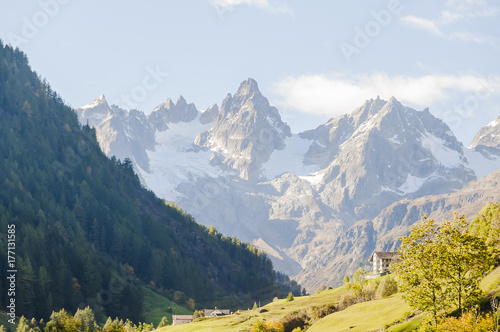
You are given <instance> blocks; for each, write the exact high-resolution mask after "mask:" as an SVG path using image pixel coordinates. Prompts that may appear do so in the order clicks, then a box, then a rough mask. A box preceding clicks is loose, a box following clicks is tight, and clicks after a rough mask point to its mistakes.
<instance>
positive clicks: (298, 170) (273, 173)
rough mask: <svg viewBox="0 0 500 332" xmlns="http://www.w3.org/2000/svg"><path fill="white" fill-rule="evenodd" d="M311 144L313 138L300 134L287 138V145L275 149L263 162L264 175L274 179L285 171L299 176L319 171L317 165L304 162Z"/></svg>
mask: <svg viewBox="0 0 500 332" xmlns="http://www.w3.org/2000/svg"><path fill="white" fill-rule="evenodd" d="M310 146H311V140H307V139H303V138H301V137H300V136H299V135H295V134H294V135H292V136H290V137H286V138H285V147H284V148H283V149H282V150H274V151H273V153H272V154H271V156H270V157H269V160H268V161H267V162H266V163H264V164H262V175H263V176H264V177H265V178H266V179H268V180H272V179H275V178H277V177H278V176H280V175H282V174H284V173H294V174H295V175H297V176H299V177H300V176H307V175H309V174H311V173H314V172H316V171H318V166H317V165H306V164H304V155H305V154H306V152H307V150H308V149H309V147H310Z"/></svg>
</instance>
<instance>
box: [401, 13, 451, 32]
mask: <svg viewBox="0 0 500 332" xmlns="http://www.w3.org/2000/svg"><path fill="white" fill-rule="evenodd" d="M401 20H402V21H403V22H405V23H407V24H408V25H410V26H412V27H414V28H417V29H421V30H425V31H427V32H430V33H432V34H433V35H436V36H440V37H443V36H444V34H443V32H442V31H441V29H440V28H439V26H438V23H437V22H436V21H433V20H428V19H425V18H421V17H416V16H413V15H408V16H404V17H402V18H401Z"/></svg>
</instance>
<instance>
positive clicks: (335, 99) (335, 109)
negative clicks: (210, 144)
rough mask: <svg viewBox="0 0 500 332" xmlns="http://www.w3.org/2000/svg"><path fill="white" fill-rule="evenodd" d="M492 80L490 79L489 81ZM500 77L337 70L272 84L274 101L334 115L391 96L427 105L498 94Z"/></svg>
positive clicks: (318, 113)
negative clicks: (480, 93)
mask: <svg viewBox="0 0 500 332" xmlns="http://www.w3.org/2000/svg"><path fill="white" fill-rule="evenodd" d="M492 82H493V83H492ZM498 82H500V77H496V76H494V77H493V81H492V79H491V78H485V77H481V76H475V75H425V76H418V77H412V76H402V75H398V76H389V75H387V74H385V73H373V74H370V75H363V76H359V77H355V78H353V77H347V76H346V75H341V74H332V75H302V76H297V77H295V76H290V77H287V78H285V79H282V80H280V81H279V82H277V83H276V84H275V86H274V88H273V91H274V93H275V94H276V95H277V100H276V102H277V104H278V105H279V106H281V107H289V108H292V109H296V110H298V111H301V112H306V113H311V114H316V115H328V116H337V115H341V114H346V113H349V112H351V111H353V110H354V109H356V108H357V107H359V106H360V105H361V104H362V103H363V102H364V101H365V100H367V99H371V98H376V97H377V96H380V98H382V99H385V100H388V99H389V98H390V97H392V96H394V97H396V99H398V100H399V101H401V102H403V103H408V104H410V105H415V106H420V107H427V106H430V105H432V104H434V103H436V102H443V101H445V102H446V101H450V102H451V99H452V97H451V96H454V98H456V97H457V96H459V97H458V98H459V99H460V98H463V96H467V95H474V94H475V93H476V92H477V91H482V90H484V91H487V92H489V93H490V94H493V93H494V94H497V95H500V89H499V86H500V84H498Z"/></svg>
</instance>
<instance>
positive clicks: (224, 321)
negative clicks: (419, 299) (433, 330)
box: [157, 267, 500, 332]
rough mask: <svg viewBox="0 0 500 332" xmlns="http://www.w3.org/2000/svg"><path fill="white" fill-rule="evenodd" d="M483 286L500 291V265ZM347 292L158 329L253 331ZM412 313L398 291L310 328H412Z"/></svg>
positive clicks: (331, 331) (416, 320)
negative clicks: (258, 325) (265, 323)
mask: <svg viewBox="0 0 500 332" xmlns="http://www.w3.org/2000/svg"><path fill="white" fill-rule="evenodd" d="M481 288H482V289H483V290H484V291H485V296H487V293H490V294H500V267H499V268H496V269H495V270H493V271H492V272H491V273H489V274H488V275H487V276H486V277H485V278H484V279H483V281H482V282H481ZM346 294H347V291H345V290H343V289H342V288H337V289H331V290H327V291H323V292H321V293H319V294H315V295H312V296H302V297H296V298H295V300H294V301H291V302H286V300H284V299H281V300H279V301H278V302H274V303H270V304H268V305H265V306H263V307H262V308H259V309H257V310H250V311H246V312H243V313H241V314H234V315H229V316H224V317H215V318H202V319H200V320H197V321H195V322H193V323H190V324H186V325H179V326H167V327H164V328H161V329H158V330H157V331H159V332H190V331H221V332H226V331H227V332H231V331H249V330H250V329H251V327H252V325H253V324H254V323H256V322H257V321H265V320H268V319H278V320H281V319H283V318H284V317H286V316H287V315H289V314H294V313H298V312H300V311H301V310H306V309H310V308H312V307H322V306H325V305H335V304H337V303H338V302H339V300H340V299H341V297H342V296H343V295H346ZM410 313H411V308H410V307H409V306H408V305H407V304H406V303H405V302H404V300H403V299H402V297H401V294H395V295H393V296H390V297H387V298H385V299H380V300H374V301H368V302H363V303H359V304H355V305H352V306H350V307H348V308H347V309H345V310H342V311H339V312H335V313H333V314H330V315H328V316H326V317H324V318H322V319H320V320H318V321H316V322H315V323H314V324H313V325H312V326H311V327H310V328H309V329H308V331H312V332H319V331H325V332H335V331H347V330H348V331H374V330H379V329H381V328H384V327H388V329H387V331H392V332H410V331H412V330H414V329H415V328H416V327H417V326H418V325H419V324H420V323H421V322H422V321H423V315H418V316H415V317H413V318H411V319H409V320H408V321H405V319H406V318H407V317H408V316H409V315H410ZM398 322H399V323H398Z"/></svg>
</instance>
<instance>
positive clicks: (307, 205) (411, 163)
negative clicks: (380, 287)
mask: <svg viewBox="0 0 500 332" xmlns="http://www.w3.org/2000/svg"><path fill="white" fill-rule="evenodd" d="M169 105H170V106H169V107H163V109H165V110H166V112H167V113H169V112H174V108H173V106H171V105H172V103H171V102H170V103H169ZM182 105H187V102H182ZM92 107H95V106H92V104H90V105H88V106H85V107H84V108H80V109H76V111H77V113H78V114H83V113H82V109H86V111H87V115H85V116H83V115H82V116H80V121H82V123H85V121H86V118H87V117H91V115H90V114H91V112H89V111H90V110H91V109H92ZM161 108H162V106H159V107H158V108H157V110H158V109H161ZM194 109H195V107H194V105H193V106H192V107H191V110H192V111H189V112H188V110H187V107H184V108H183V112H182V114H184V115H186V114H189V116H182V117H175V116H173V115H168V116H165V117H164V119H174V118H175V119H182V121H181V120H179V121H177V122H174V121H172V120H165V121H163V122H161V123H162V126H161V129H158V127H155V126H154V125H152V123H154V122H151V119H152V118H153V113H152V114H151V115H149V116H148V119H149V120H150V126H151V127H152V128H157V129H156V130H154V129H153V130H154V132H153V133H152V134H153V135H154V139H155V145H154V147H152V148H147V147H145V148H144V151H145V153H146V154H147V156H148V160H149V164H148V168H145V167H143V166H141V165H140V164H139V163H138V162H136V166H137V169H138V171H139V174H140V177H141V179H142V181H143V183H144V184H145V185H146V186H148V187H149V188H151V189H152V190H153V191H154V192H155V193H157V194H158V195H159V196H160V197H164V198H165V199H167V200H171V201H174V202H176V203H177V204H179V205H180V206H182V207H183V208H184V209H186V210H187V211H189V212H190V213H192V214H193V215H194V216H195V217H196V219H197V220H199V221H200V222H202V223H204V224H205V225H212V224H213V225H215V226H216V227H217V229H219V230H221V231H222V232H223V233H225V234H230V235H236V236H239V237H241V238H242V239H243V240H245V241H251V242H252V243H254V244H255V245H256V246H258V247H259V248H261V249H263V250H265V251H266V252H267V253H268V254H269V255H270V256H271V257H272V259H273V263H274V265H275V267H276V268H278V269H279V270H280V271H283V272H286V273H288V274H291V275H295V274H298V276H297V280H299V281H300V282H301V283H302V284H303V285H304V286H306V287H307V288H308V289H309V290H310V291H314V290H315V288H316V287H318V286H320V285H321V284H322V283H328V285H332V286H333V285H337V284H339V283H340V282H341V280H342V279H343V277H344V275H345V274H346V273H347V274H349V273H352V272H354V271H353V269H354V267H355V266H357V265H359V264H360V263H361V262H363V260H364V259H366V258H367V255H369V253H367V250H368V249H367V248H375V247H376V246H380V243H379V238H382V235H383V234H380V236H379V234H378V233H377V236H375V235H374V234H375V232H376V230H375V229H374V228H373V223H372V222H371V220H375V219H376V218H378V216H379V214H380V213H381V212H382V211H383V210H384V209H385V208H387V207H388V206H391V204H393V203H395V202H399V201H401V200H404V199H410V200H412V199H417V198H420V197H423V196H426V195H440V194H448V193H452V192H455V191H458V190H460V189H461V188H463V187H464V186H465V185H466V184H467V183H469V182H471V181H473V180H476V179H477V178H482V177H484V176H485V175H487V174H489V173H491V172H492V171H494V170H497V169H499V168H500V159H499V158H496V157H494V156H492V155H490V154H485V152H484V151H483V150H482V149H480V148H478V147H477V148H476V147H473V148H465V147H464V146H463V144H462V143H461V142H459V141H458V140H457V139H456V138H455V136H454V135H453V133H452V132H451V130H450V129H449V128H448V126H447V125H446V124H445V123H443V122H442V121H441V120H439V119H437V118H435V117H434V116H433V115H432V114H431V113H430V112H429V111H428V110H427V109H425V110H423V111H416V110H414V109H411V108H409V107H406V106H404V105H402V104H401V103H400V102H399V101H397V100H396V99H395V98H394V97H393V98H391V99H390V100H388V101H384V100H381V99H380V98H378V97H377V98H376V99H371V100H368V101H366V102H365V103H364V104H363V105H362V106H361V107H359V108H358V109H356V110H354V111H353V112H352V113H350V114H346V115H343V116H339V117H337V118H334V119H331V120H329V121H328V122H327V123H326V124H324V125H321V126H319V127H318V128H316V129H313V130H308V131H305V132H302V133H299V134H292V133H291V131H290V128H289V127H288V125H287V124H286V123H284V122H283V121H282V120H281V117H280V115H279V112H278V110H277V109H276V108H274V107H272V106H271V105H270V103H269V101H268V100H267V99H266V98H265V97H264V96H262V94H261V93H260V91H259V89H258V85H257V82H256V81H255V80H253V79H248V80H246V81H244V82H243V83H242V84H241V86H240V88H239V89H238V91H237V92H236V93H235V94H234V96H232V95H231V94H229V95H228V96H227V97H226V98H225V99H224V101H223V102H222V104H221V107H220V108H218V107H217V105H214V106H212V107H211V108H210V109H208V110H206V111H205V112H197V113H196V112H194ZM96 111H97V113H99V112H100V111H99V108H96ZM175 112H177V111H175ZM155 121H156V120H155ZM96 130H97V132H99V131H100V130H102V129H101V128H100V127H99V126H97V127H96ZM143 130H144V131H147V132H148V135H151V132H150V131H149V129H147V126H143ZM139 131H140V130H139ZM491 135H495V134H494V133H492V134H491ZM107 136H109V134H106V133H104V132H103V133H102V134H99V133H98V137H107ZM100 144H101V145H103V146H107V143H106V142H103V141H101V140H100ZM491 148H493V147H491ZM107 154H108V156H111V155H113V151H112V150H110V151H109V152H107ZM368 221H370V222H368ZM398 224H399V223H396V222H395V224H394V227H396V226H397V225H398ZM353 239H355V240H353ZM352 241H355V242H352ZM361 243H362V244H361ZM324 253H330V254H329V255H326V254H324ZM333 254H334V256H332V255H333Z"/></svg>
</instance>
